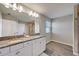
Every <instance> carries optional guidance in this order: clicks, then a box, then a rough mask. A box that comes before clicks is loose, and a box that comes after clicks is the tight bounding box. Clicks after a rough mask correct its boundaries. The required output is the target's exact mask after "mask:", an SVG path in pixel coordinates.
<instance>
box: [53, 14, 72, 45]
mask: <svg viewBox="0 0 79 59" xmlns="http://www.w3.org/2000/svg"><path fill="white" fill-rule="evenodd" d="M52 41H56V42H60V43H63V44H67V45H71V46H73V16H72V15H67V16H63V17H59V18H55V19H54V20H53V21H52Z"/></svg>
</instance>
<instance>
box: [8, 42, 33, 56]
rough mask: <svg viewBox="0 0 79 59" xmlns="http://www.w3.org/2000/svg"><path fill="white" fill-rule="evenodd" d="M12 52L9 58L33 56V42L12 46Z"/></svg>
mask: <svg viewBox="0 0 79 59" xmlns="http://www.w3.org/2000/svg"><path fill="white" fill-rule="evenodd" d="M10 51H11V53H9V54H8V56H32V41H28V42H24V43H20V44H17V45H14V46H11V47H10Z"/></svg>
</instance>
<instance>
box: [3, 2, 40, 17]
mask: <svg viewBox="0 0 79 59" xmlns="http://www.w3.org/2000/svg"><path fill="white" fill-rule="evenodd" d="M2 4H3V5H4V6H5V7H6V8H10V7H11V8H12V9H13V10H17V11H19V12H25V11H24V10H23V7H22V6H21V5H17V4H16V3H2ZM27 13H28V15H29V16H32V17H36V18H38V17H39V14H38V13H36V12H34V11H32V10H31V11H29V12H27Z"/></svg>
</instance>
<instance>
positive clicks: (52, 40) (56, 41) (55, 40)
mask: <svg viewBox="0 0 79 59" xmlns="http://www.w3.org/2000/svg"><path fill="white" fill-rule="evenodd" d="M52 41H54V42H58V43H61V44H65V45H68V46H72V45H70V44H67V43H64V42H60V41H56V40H52ZM72 47H73V46H72Z"/></svg>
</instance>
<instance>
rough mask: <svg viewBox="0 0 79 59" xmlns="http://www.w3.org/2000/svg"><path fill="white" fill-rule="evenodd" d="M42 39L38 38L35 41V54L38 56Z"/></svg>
mask: <svg viewBox="0 0 79 59" xmlns="http://www.w3.org/2000/svg"><path fill="white" fill-rule="evenodd" d="M40 49H41V48H40V39H36V40H34V41H33V55H34V56H38V55H40V53H41V52H40Z"/></svg>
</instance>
